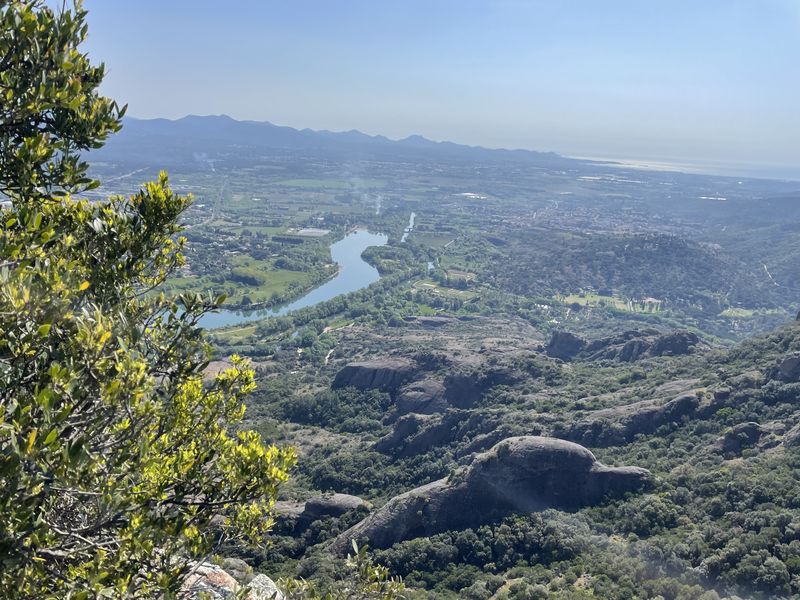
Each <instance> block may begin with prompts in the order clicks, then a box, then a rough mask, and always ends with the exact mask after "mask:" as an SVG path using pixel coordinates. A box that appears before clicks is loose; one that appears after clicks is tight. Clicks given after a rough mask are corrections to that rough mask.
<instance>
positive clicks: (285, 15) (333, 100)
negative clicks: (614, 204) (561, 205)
mask: <svg viewBox="0 0 800 600" xmlns="http://www.w3.org/2000/svg"><path fill="white" fill-rule="evenodd" d="M85 6H86V7H87V8H88V9H89V25H90V40H89V43H88V45H87V49H88V50H89V52H90V53H91V55H92V56H93V57H94V58H95V59H97V60H103V61H105V62H106V64H107V66H108V77H107V80H106V84H105V91H106V93H108V94H110V95H112V96H114V97H115V98H117V99H118V100H119V101H121V102H127V103H128V104H129V105H130V108H129V114H131V115H133V116H138V117H157V116H158V117H168V118H176V117H181V116H184V115H186V114H221V113H224V114H228V115H231V116H232V117H234V118H237V119H253V120H266V121H271V122H273V123H277V124H281V125H291V126H293V127H299V128H303V127H311V128H314V129H333V130H347V129H360V130H362V131H365V132H367V133H372V134H375V133H382V134H385V135H388V136H390V137H404V136H406V135H409V134H412V133H419V134H422V135H425V136H427V137H429V138H432V139H437V140H443V139H448V140H453V141H456V142H462V143H470V144H480V145H484V146H490V147H501V146H502V147H521V148H531V149H536V150H555V151H558V152H562V153H565V154H570V155H577V156H610V157H630V158H643V159H663V160H670V159H671V160H676V161H702V162H720V163H742V164H748V165H762V164H763V165H783V166H792V167H800V0H747V1H745V0H548V1H540V0H528V1H523V0H495V1H492V0H485V1H482V2H478V1H472V0H395V1H389V0H363V1H362V0H338V1H336V0H314V1H312V0H280V1H278V0H274V1H268V0H227V1H226V2H219V1H211V0H158V1H156V0H135V1H134V0H86V2H85Z"/></svg>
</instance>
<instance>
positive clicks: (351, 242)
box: [200, 230, 388, 329]
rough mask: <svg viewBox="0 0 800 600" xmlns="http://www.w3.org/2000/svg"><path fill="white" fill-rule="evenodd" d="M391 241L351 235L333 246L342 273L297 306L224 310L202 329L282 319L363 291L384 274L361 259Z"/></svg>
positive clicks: (380, 236) (356, 233)
mask: <svg viewBox="0 0 800 600" xmlns="http://www.w3.org/2000/svg"><path fill="white" fill-rule="evenodd" d="M387 241H388V237H387V236H385V235H384V234H382V233H370V232H369V231H364V230H359V231H354V232H352V233H349V234H347V235H346V236H345V237H343V238H342V239H341V240H339V241H338V242H334V243H333V244H331V257H332V258H333V261H334V262H335V263H336V264H337V265H338V266H339V272H338V273H337V274H336V276H335V277H333V279H329V280H328V281H326V282H325V283H323V284H322V285H320V286H318V287H316V288H314V289H313V290H311V291H310V292H308V293H307V294H306V295H305V296H303V297H302V298H299V299H297V300H295V301H294V302H289V303H287V304H283V305H280V306H276V307H274V308H269V309H262V310H251V311H243V310H227V309H222V310H220V311H219V312H214V313H209V314H207V315H205V316H204V317H203V318H202V319H201V321H200V326H201V327H204V328H206V329H218V328H220V327H228V326H229V325H237V324H239V323H246V322H248V321H257V320H259V319H266V318H267V317H280V316H282V315H285V314H287V313H290V312H292V311H293V310H298V309H300V308H307V307H309V306H314V305H315V304H319V303H320V302H325V301H326V300H330V299H331V298H334V297H336V296H339V295H340V294H349V293H350V292H356V291H358V290H360V289H363V288H365V287H367V286H368V285H370V284H371V283H374V282H376V281H378V279H380V274H379V273H378V270H377V269H376V268H375V267H373V266H372V265H370V264H369V263H367V262H366V261H365V260H364V259H363V258H361V253H362V252H364V250H366V249H367V248H369V247H370V246H384V245H386V242H387Z"/></svg>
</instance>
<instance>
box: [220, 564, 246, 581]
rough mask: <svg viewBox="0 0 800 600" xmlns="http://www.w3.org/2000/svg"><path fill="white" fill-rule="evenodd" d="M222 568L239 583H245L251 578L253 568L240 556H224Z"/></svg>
mask: <svg viewBox="0 0 800 600" xmlns="http://www.w3.org/2000/svg"><path fill="white" fill-rule="evenodd" d="M222 568H223V569H224V570H225V571H226V572H227V573H228V574H230V575H231V576H232V577H233V578H234V579H235V580H236V581H238V582H239V583H247V582H249V581H250V580H251V579H252V578H253V569H252V568H251V567H250V565H248V564H247V563H246V562H244V561H243V560H242V559H241V558H225V559H223V560H222Z"/></svg>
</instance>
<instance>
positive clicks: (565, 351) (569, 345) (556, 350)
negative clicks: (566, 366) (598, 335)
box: [544, 331, 586, 360]
mask: <svg viewBox="0 0 800 600" xmlns="http://www.w3.org/2000/svg"><path fill="white" fill-rule="evenodd" d="M584 346H586V340H585V339H583V338H582V337H579V336H577V335H575V334H574V333H570V332H569V331H555V332H553V336H552V337H551V338H550V341H549V342H548V344H547V346H545V349H544V351H545V353H546V354H547V355H548V356H552V357H553V358H560V359H561V360H570V359H571V358H572V357H573V356H575V355H576V354H578V352H580V351H581V350H583V348H584Z"/></svg>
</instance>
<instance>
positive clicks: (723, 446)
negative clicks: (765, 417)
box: [714, 421, 766, 455]
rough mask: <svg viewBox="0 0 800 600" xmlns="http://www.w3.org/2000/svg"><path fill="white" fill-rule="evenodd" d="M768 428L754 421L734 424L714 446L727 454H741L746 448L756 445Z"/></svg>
mask: <svg viewBox="0 0 800 600" xmlns="http://www.w3.org/2000/svg"><path fill="white" fill-rule="evenodd" d="M764 433H766V430H765V429H764V428H763V427H762V426H761V425H759V424H758V423H755V422H753V421H750V422H747V423H739V424H738V425H734V426H733V427H731V428H730V429H729V430H728V431H726V432H725V434H724V435H723V436H722V437H720V438H719V439H718V440H717V441H716V442H714V447H715V448H716V449H717V450H719V451H720V452H722V453H723V454H725V455H739V454H741V452H742V450H743V449H745V448H751V447H753V446H755V445H756V444H757V443H758V442H759V440H760V439H761V436H762V435H763V434H764Z"/></svg>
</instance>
